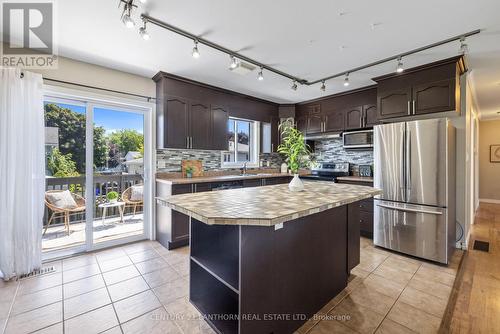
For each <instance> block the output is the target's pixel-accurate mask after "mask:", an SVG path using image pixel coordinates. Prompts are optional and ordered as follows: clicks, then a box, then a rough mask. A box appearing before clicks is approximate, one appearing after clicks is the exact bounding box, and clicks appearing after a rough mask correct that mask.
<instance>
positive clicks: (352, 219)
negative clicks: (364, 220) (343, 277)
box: [347, 202, 360, 273]
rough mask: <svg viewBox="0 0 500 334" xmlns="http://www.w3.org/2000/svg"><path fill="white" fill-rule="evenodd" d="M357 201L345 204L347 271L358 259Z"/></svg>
mask: <svg viewBox="0 0 500 334" xmlns="http://www.w3.org/2000/svg"><path fill="white" fill-rule="evenodd" d="M359 214H360V212H359V207H358V203H357V202H354V203H351V204H349V205H348V206H347V272H348V273H349V272H350V271H351V270H352V269H353V268H354V267H356V266H357V265H358V264H359V261H360V225H359V224H360V220H359Z"/></svg>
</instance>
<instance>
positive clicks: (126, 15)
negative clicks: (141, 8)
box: [122, 3, 135, 29]
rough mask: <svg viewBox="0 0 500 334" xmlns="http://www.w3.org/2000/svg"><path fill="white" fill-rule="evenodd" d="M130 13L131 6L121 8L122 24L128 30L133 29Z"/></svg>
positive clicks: (133, 24)
mask: <svg viewBox="0 0 500 334" xmlns="http://www.w3.org/2000/svg"><path fill="white" fill-rule="evenodd" d="M131 12H132V4H129V3H126V4H125V6H124V7H123V13H122V22H123V24H124V25H125V27H127V28H130V29H132V28H133V27H135V22H134V20H133V19H132V16H131Z"/></svg>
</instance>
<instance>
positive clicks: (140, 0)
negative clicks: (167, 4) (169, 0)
mask: <svg viewBox="0 0 500 334" xmlns="http://www.w3.org/2000/svg"><path fill="white" fill-rule="evenodd" d="M139 2H140V3H142V4H145V3H146V2H148V0H139Z"/></svg>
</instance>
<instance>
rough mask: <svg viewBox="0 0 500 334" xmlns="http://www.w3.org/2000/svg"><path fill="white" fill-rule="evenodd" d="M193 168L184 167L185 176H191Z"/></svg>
mask: <svg viewBox="0 0 500 334" xmlns="http://www.w3.org/2000/svg"><path fill="white" fill-rule="evenodd" d="M193 170H194V168H193V167H192V166H188V167H186V176H187V177H191V176H192V175H193Z"/></svg>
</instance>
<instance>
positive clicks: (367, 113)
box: [363, 104, 379, 127]
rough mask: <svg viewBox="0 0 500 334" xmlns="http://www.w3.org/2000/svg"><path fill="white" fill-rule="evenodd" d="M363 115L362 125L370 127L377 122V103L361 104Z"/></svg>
mask: <svg viewBox="0 0 500 334" xmlns="http://www.w3.org/2000/svg"><path fill="white" fill-rule="evenodd" d="M363 117H364V122H363V123H364V126H365V127H371V126H374V125H377V124H379V121H378V113H377V105H375V104H367V105H364V106H363Z"/></svg>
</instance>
